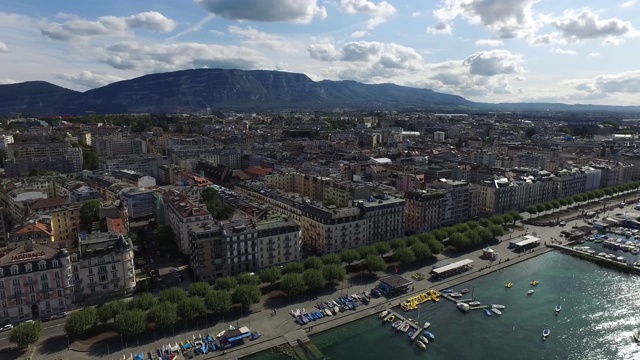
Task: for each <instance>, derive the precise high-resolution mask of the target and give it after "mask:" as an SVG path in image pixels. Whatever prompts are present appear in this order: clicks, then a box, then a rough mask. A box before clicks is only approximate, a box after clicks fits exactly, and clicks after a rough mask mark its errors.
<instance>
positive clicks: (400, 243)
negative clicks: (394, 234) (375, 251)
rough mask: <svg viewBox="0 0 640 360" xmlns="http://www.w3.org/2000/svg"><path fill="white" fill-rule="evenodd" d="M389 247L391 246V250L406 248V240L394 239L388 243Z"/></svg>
mask: <svg viewBox="0 0 640 360" xmlns="http://www.w3.org/2000/svg"><path fill="white" fill-rule="evenodd" d="M389 246H391V248H392V249H393V250H395V249H399V248H401V247H406V246H407V240H405V239H403V238H395V239H393V240H391V241H389Z"/></svg>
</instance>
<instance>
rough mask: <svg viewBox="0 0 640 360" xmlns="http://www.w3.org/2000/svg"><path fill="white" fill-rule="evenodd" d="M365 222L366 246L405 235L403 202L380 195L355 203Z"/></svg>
mask: <svg viewBox="0 0 640 360" xmlns="http://www.w3.org/2000/svg"><path fill="white" fill-rule="evenodd" d="M355 203H356V204H357V206H358V207H359V208H360V210H361V213H362V217H363V218H364V220H365V221H366V225H367V228H366V234H367V239H366V244H367V245H371V244H374V243H377V242H381V241H390V240H393V239H395V238H399V237H403V236H404V235H405V200H404V199H400V198H396V197H392V196H389V195H386V194H384V195H381V196H379V197H377V198H376V197H373V196H370V197H369V198H367V199H366V200H357V201H355Z"/></svg>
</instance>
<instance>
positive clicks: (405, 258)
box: [393, 243, 418, 264]
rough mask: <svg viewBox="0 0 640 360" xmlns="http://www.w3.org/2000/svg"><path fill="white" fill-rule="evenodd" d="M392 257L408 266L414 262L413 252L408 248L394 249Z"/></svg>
mask: <svg viewBox="0 0 640 360" xmlns="http://www.w3.org/2000/svg"><path fill="white" fill-rule="evenodd" d="M416 244H418V243H416ZM393 257H394V258H395V259H396V260H398V261H400V262H401V263H402V264H408V263H412V262H414V261H416V256H415V255H414V254H413V250H411V248H409V247H404V248H399V249H396V250H395V251H394V253H393Z"/></svg>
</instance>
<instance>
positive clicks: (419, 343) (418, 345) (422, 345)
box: [416, 341, 427, 350]
mask: <svg viewBox="0 0 640 360" xmlns="http://www.w3.org/2000/svg"><path fill="white" fill-rule="evenodd" d="M416 346H417V347H419V348H420V349H422V350H427V345H425V344H423V343H422V341H416Z"/></svg>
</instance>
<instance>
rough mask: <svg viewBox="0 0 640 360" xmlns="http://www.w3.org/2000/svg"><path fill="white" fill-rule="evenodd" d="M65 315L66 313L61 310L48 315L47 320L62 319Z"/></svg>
mask: <svg viewBox="0 0 640 360" xmlns="http://www.w3.org/2000/svg"><path fill="white" fill-rule="evenodd" d="M66 317H67V313H66V312H64V311H63V312H59V313H57V314H53V315H51V316H49V320H56V319H63V318H66Z"/></svg>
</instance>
